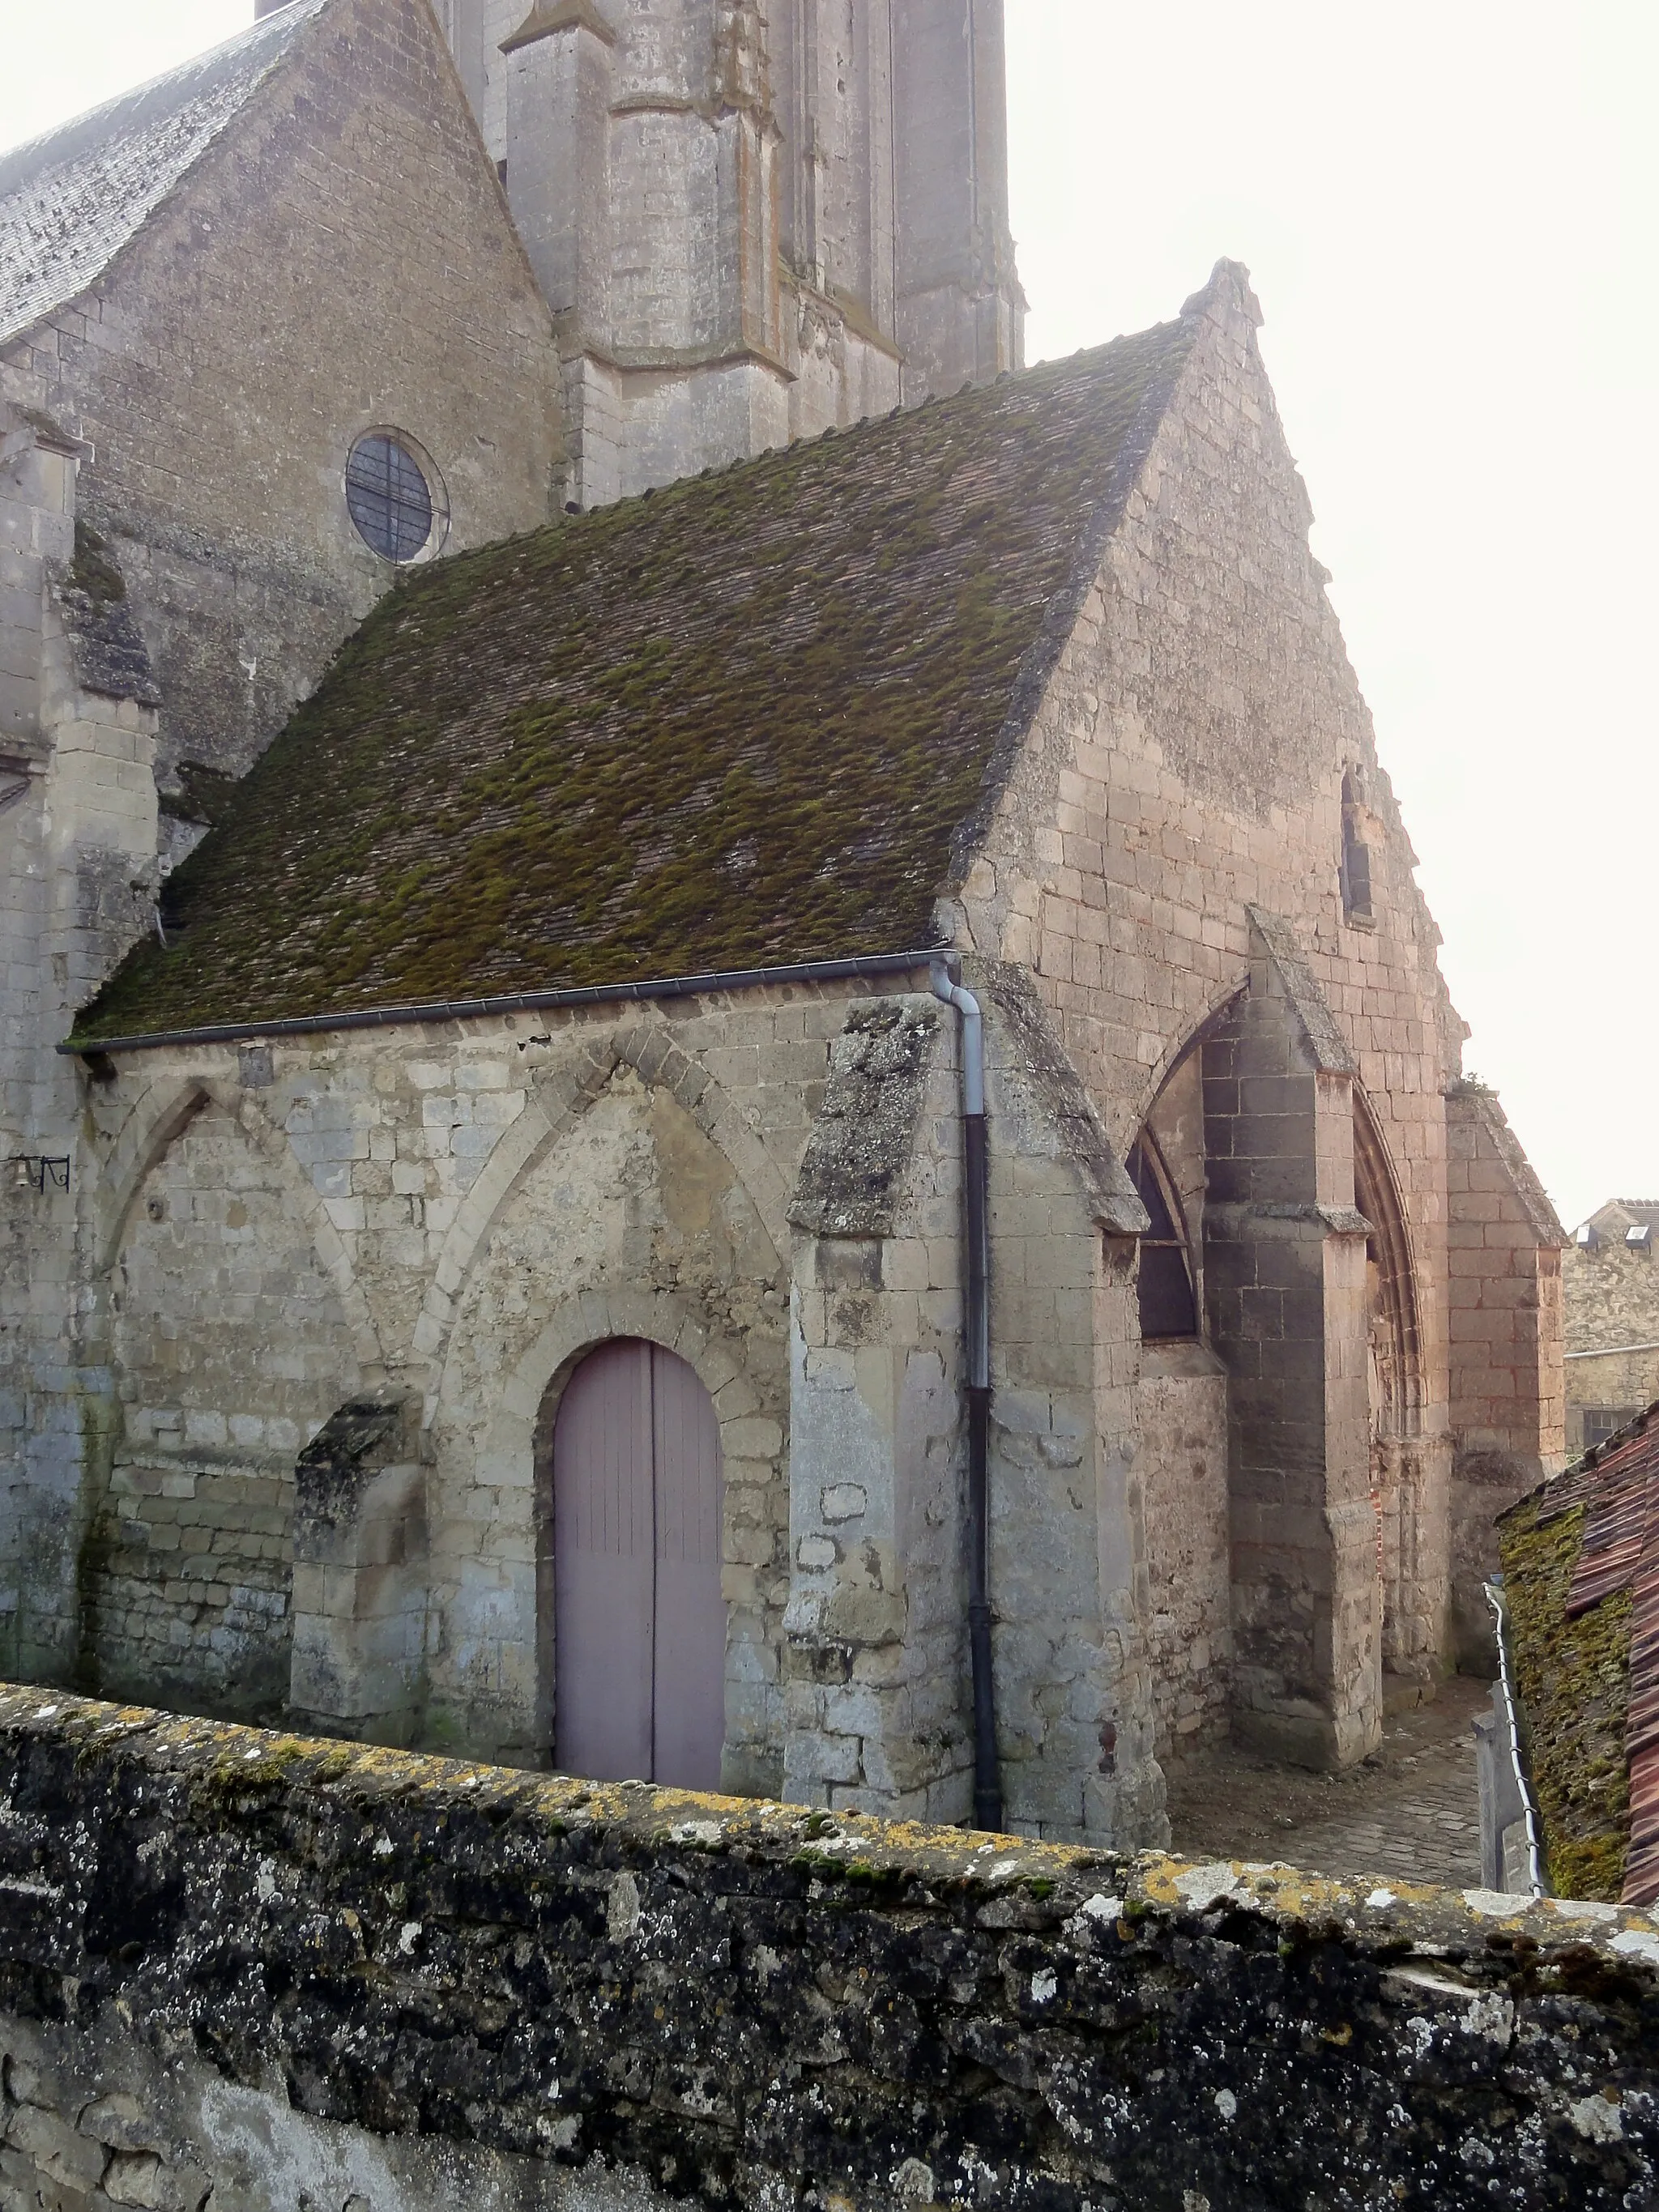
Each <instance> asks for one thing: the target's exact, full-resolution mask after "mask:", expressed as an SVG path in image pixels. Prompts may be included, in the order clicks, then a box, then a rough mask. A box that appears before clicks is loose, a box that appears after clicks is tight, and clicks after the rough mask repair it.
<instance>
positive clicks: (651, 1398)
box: [550, 1337, 726, 1790]
mask: <svg viewBox="0 0 1659 2212" xmlns="http://www.w3.org/2000/svg"><path fill="white" fill-rule="evenodd" d="M551 1456H552V1470H551V1473H552V1510H551V1513H550V1522H551V1535H552V1542H553V1563H552V1564H553V1572H552V1584H553V1639H552V1640H553V1668H554V1672H553V1682H554V1729H553V1763H554V1765H555V1766H556V1767H557V1768H558V1769H559V1770H560V1771H562V1772H563V1773H567V1774H580V1775H586V1776H588V1777H591V1778H592V1779H593V1780H595V1781H599V1782H623V1781H641V1782H661V1783H667V1784H672V1785H674V1786H677V1787H678V1788H681V1789H691V1790H715V1789H718V1788H719V1786H720V1750H721V1747H722V1744H723V1742H724V1740H725V1735H726V1702H725V1674H726V1603H725V1600H724V1598H723V1597H722V1595H721V1594H720V1519H721V1513H720V1507H721V1496H720V1491H721V1483H720V1430H719V1425H718V1424H717V1422H716V1419H715V1416H714V1406H713V1404H712V1402H711V1401H710V1399H709V1396H708V1392H707V1391H706V1390H705V1389H703V1387H702V1383H700V1382H699V1381H698V1380H697V1377H696V1375H695V1374H694V1373H693V1372H692V1370H691V1369H690V1367H689V1366H687V1364H686V1363H685V1362H684V1360H683V1359H681V1358H678V1357H677V1356H676V1355H675V1354H674V1353H673V1352H668V1351H665V1349H664V1348H663V1346H660V1345H657V1344H648V1343H646V1342H645V1341H643V1340H641V1339H639V1338H635V1337H622V1338H617V1339H614V1340H612V1341H611V1342H610V1343H608V1344H603V1345H601V1346H599V1349H598V1350H597V1351H596V1352H590V1353H589V1354H588V1356H587V1357H586V1359H584V1360H583V1361H582V1363H581V1364H580V1367H578V1368H577V1370H576V1371H575V1373H574V1375H573V1376H571V1378H570V1380H569V1382H568V1383H567V1384H566V1386H565V1389H564V1393H563V1395H562V1397H561V1399H560V1401H559V1407H558V1412H557V1413H556V1417H555V1419H554V1424H553V1437H552V1454H551Z"/></svg>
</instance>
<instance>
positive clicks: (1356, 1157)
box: [1353, 1091, 1422, 1437]
mask: <svg viewBox="0 0 1659 2212" xmlns="http://www.w3.org/2000/svg"><path fill="white" fill-rule="evenodd" d="M1353 1182H1354V1204H1355V1205H1356V1206H1358V1209H1359V1211H1360V1212H1361V1213H1363V1214H1364V1217H1365V1218H1366V1220H1367V1221H1368V1222H1369V1223H1370V1236H1369V1237H1367V1238H1366V1240H1365V1288H1366V1306H1367V1311H1368V1313H1369V1315H1370V1342H1371V1358H1372V1364H1373V1382H1372V1391H1373V1395H1374V1397H1375V1399H1376V1407H1375V1411H1376V1414H1377V1415H1378V1417H1379V1418H1380V1419H1381V1420H1382V1422H1383V1425H1385V1427H1386V1429H1387V1431H1388V1432H1389V1434H1390V1435H1393V1436H1395V1437H1405V1436H1411V1435H1414V1434H1415V1433H1416V1431H1417V1427H1418V1421H1419V1413H1420V1411H1421V1402H1422V1400H1421V1379H1420V1370H1419V1349H1420V1348H1419V1339H1418V1323H1417V1293H1416V1287H1415V1277H1414V1274H1413V1267H1412V1256H1411V1246H1410V1243H1409V1240H1408V1238H1407V1231H1406V1221H1405V1210H1404V1208H1403V1206H1402V1205H1401V1200H1400V1194H1399V1191H1398V1189H1397V1188H1396V1187H1395V1179H1394V1170H1393V1169H1392V1168H1391V1167H1390V1165H1389V1157H1388V1154H1387V1152H1385V1151H1384V1150H1383V1139H1382V1135H1381V1133H1380V1132H1379V1131H1378V1129H1377V1127H1376V1124H1375V1122H1374V1121H1372V1119H1371V1115H1370V1109H1369V1108H1368V1107H1367V1105H1366V1104H1365V1103H1364V1100H1363V1099H1362V1098H1361V1097H1359V1095H1358V1092H1357V1091H1356V1094H1355V1097H1354V1113H1353Z"/></svg>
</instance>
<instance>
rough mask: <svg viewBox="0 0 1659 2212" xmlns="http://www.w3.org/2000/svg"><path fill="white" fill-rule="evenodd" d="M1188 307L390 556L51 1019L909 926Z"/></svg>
mask: <svg viewBox="0 0 1659 2212" xmlns="http://www.w3.org/2000/svg"><path fill="white" fill-rule="evenodd" d="M1197 305H1198V303H1196V302H1195V303H1194V309H1195V308H1196V307H1197ZM1194 309H1189V310H1188V314H1187V315H1186V316H1185V317H1184V318H1183V319H1182V320H1181V321H1178V322H1176V323H1170V324H1165V325H1160V326H1159V327H1158V328H1157V329H1155V330H1152V331H1146V332H1143V333H1141V334H1139V336H1137V337H1129V338H1123V339H1120V340H1118V341H1117V342H1116V343H1114V344H1112V345H1109V346H1105V347H1102V348H1100V349H1097V351H1095V352H1092V353H1090V354H1084V355H1079V356H1076V357H1075V358H1073V360H1070V361H1066V362H1059V363H1054V364H1050V365H1048V366H1045V367H1043V368H1038V369H1034V370H1030V371H1027V372H1024V373H1023V374H1019V375H1017V376H1012V377H1005V378H1003V379H1001V380H999V381H998V382H997V383H996V384H995V385H994V386H987V387H985V388H982V389H981V390H977V391H974V392H965V393H963V394H961V395H959V396H957V398H953V399H949V400H944V401H934V402H932V403H930V404H927V406H925V407H922V408H920V409H916V410H911V411H908V412H906V413H903V414H901V415H898V416H891V417H889V418H887V419H885V420H884V421H881V422H872V423H866V424H862V425H860V427H859V428H857V429H855V430H852V431H848V432H843V433H842V434H841V435H837V436H834V437H828V438H824V439H819V440H814V441H809V442H803V443H801V444H799V445H796V446H793V447H788V448H787V449H786V450H785V451H783V452H781V453H775V454H772V455H769V456H766V457H764V458H763V459H760V460H757V461H754V462H750V463H746V464H744V465H741V466H738V467H734V468H732V469H729V470H727V471H724V472H723V473H721V474H719V475H715V476H709V477H700V478H693V479H690V480H687V481H685V482H683V483H678V484H675V485H672V486H671V487H669V488H667V489H664V490H661V491H658V492H657V493H655V494H654V495H647V496H645V497H643V498H640V499H635V500H629V501H624V502H623V503H622V504H620V505H618V506H616V507H607V508H604V509H600V510H599V511H597V512H595V513H590V514H587V515H584V516H580V517H579V518H576V519H574V520H568V521H564V522H561V523H558V524H556V525H554V526H550V527H549V528H547V529H544V530H541V531H538V532H534V533H532V534H531V535H529V536H526V537H523V538H514V539H510V540H507V541H506V542H505V543H502V544H495V545H490V546H487V547H485V548H483V549H482V550H478V551H475V552H470V553H464V554H460V555H458V556H455V557H453V558H452V559H450V560H447V561H445V562H439V563H436V564H434V565H433V566H431V567H429V568H423V569H419V570H416V571H414V572H412V573H411V574H410V575H409V576H408V577H407V578H406V579H405V580H404V581H403V582H402V583H401V584H400V586H398V589H397V590H396V591H395V592H392V594H391V595H390V596H389V597H388V598H387V599H386V600H384V601H383V602H382V603H381V605H380V607H379V608H378V609H377V610H376V611H375V612H374V614H373V615H371V616H370V617H369V618H368V621H367V622H366V623H364V624H363V626H362V629H360V630H359V631H358V632H357V633H356V635H354V636H353V637H352V638H351V639H350V640H349V641H348V643H347V644H346V646H345V647H344V648H343V651H342V652H341V653H340V654H339V656H338V658H337V660H336V661H335V663H334V665H333V666H332V667H331V670H330V671H329V672H328V674H327V676H326V677H325V680H324V681H323V683H322V684H321V685H320V686H319V689H318V690H317V692H316V693H315V694H314V695H313V697H312V698H311V699H310V700H309V701H308V702H307V703H306V704H305V705H304V706H302V707H301V708H300V709H299V710H298V712H297V713H296V714H295V716H294V718H293V720H291V721H290V722H289V726H288V727H287V728H286V729H285V730H284V731H283V732H282V734H281V735H280V736H279V737H278V738H276V741H275V743H274V744H272V745H271V746H270V750H268V751H267V752H266V753H265V754H264V757H263V758H262V759H261V760H260V761H259V762H258V764H257V765H256V766H255V768H254V769H253V770H252V773H251V774H250V775H248V776H247V778H246V780H245V781H244V783H243V784H242V785H241V787H240V789H239V791H238V793H237V794H236V797H235V799H234V804H233V805H231V806H230V807H229V808H228V810H227V811H226V813H225V815H224V817H223V818H222V823H221V825H220V826H219V827H218V828H216V829H215V830H214V831H213V832H212V833H211V834H210V836H208V837H207V838H206V839H204V842H203V843H202V844H201V846H200V847H199V848H197V851H196V852H195V853H194V854H192V855H191V858H190V859H189V860H187V861H186V862H185V865H184V866H182V867H181V868H180V869H179V871H178V872H177V873H176V874H175V875H174V876H173V878H171V880H170V883H169V885H168V890H167V921H168V936H169V939H170V944H169V947H168V949H167V950H163V949H162V948H161V946H160V945H156V944H153V943H151V944H146V945H143V946H142V947H141V948H139V949H138V950H137V951H135V952H134V953H133V954H132V955H131V957H130V958H129V959H128V960H127V961H126V962H125V964H124V965H123V966H122V968H121V969H119V970H118V972H117V974H116V975H114V977H113V978H112V980H111V981H110V982H109V983H108V985H107V986H106V987H105V989H104V990H103V991H102V992H101V993H100V995H99V996H98V997H97V999H95V1000H94V1002H93V1003H92V1005H91V1006H89V1007H88V1009H87V1010H86V1011H85V1012H84V1013H83V1015H82V1018H81V1019H80V1021H79V1022H78V1024H77V1025H76V1041H77V1042H79V1041H82V1040H84V1041H88V1042H90V1041H92V1040H94V1039H96V1038H100V1037H104V1038H107V1037H112V1036H123V1035H134V1034H141V1033H145V1032H151V1033H153V1032H155V1031H158V1030H178V1029H190V1028H195V1027H198V1026H201V1025H204V1024H209V1023H218V1022H237V1021H244V1020H246V1021H255V1020H269V1019H276V1018H284V1017H289V1016H296V1015H317V1014H327V1013H332V1012H347V1011H349V1010H351V1009H353V1008H357V1007H363V1006H379V1005H386V1004H392V1003H398V1004H401V1003H407V1002H412V1001H419V1000H443V999H449V998H455V997H472V996H477V995H479V994H488V993H501V992H511V991H518V990H544V989H558V988H563V987H580V986H586V985H592V984H597V983H617V982H627V981H635V980H640V979H642V978H644V977H647V976H651V975H685V974H693V973H703V972H708V971H711V970H716V969H736V968H746V967H751V966H758V965H763V964H769V963H776V962H782V961H793V960H805V959H818V958H834V957H845V956H849V955H858V954H872V953H878V952H884V951H908V950H909V949H911V948H912V947H914V946H917V945H926V944H927V943H929V942H931V941H932V939H933V906H934V902H935V900H936V898H937V897H938V896H939V893H940V892H941V890H945V889H946V888H947V887H948V884H949V878H950V874H951V839H952V835H953V832H955V831H957V829H958V828H959V826H960V825H961V824H962V823H963V822H964V821H965V820H966V818H967V817H969V816H970V815H971V814H972V813H973V811H974V810H975V805H976V802H977V801H978V800H979V799H980V797H981V781H982V779H983V778H984V777H985V776H986V775H987V769H989V767H990V765H991V763H992V761H993V757H994V754H995V753H996V752H997V749H998V741H999V739H1000V738H1004V737H1005V735H1006V732H1007V731H1008V730H1009V728H1010V727H1011V726H1012V727H1018V724H1019V722H1020V721H1021V720H1022V719H1023V718H1024V716H1026V715H1029V714H1030V710H1031V708H1032V705H1033V704H1034V702H1035V692H1036V684H1035V680H1034V679H1035V678H1036V677H1037V676H1040V675H1041V674H1042V673H1043V672H1044V659H1043V656H1044V653H1045V652H1051V651H1052V650H1053V649H1054V646H1055V644H1056V643H1057V641H1059V639H1060V637H1061V636H1062V635H1063V633H1064V630H1065V629H1066V628H1067V627H1069V621H1070V617H1071V614H1072V611H1073V608H1074V605H1075V602H1076V597H1077V593H1078V592H1079V588H1080V587H1081V584H1082V582H1083V581H1085V580H1086V575H1087V572H1088V570H1089V569H1090V568H1091V566H1092V556H1093V554H1094V553H1095V552H1096V551H1097V549H1098V544H1099V540H1100V536H1101V532H1103V529H1104V528H1105V527H1107V526H1109V524H1110V522H1111V521H1112V520H1115V509H1116V507H1117V506H1118V505H1119V504H1121V499H1122V497H1123V495H1124V494H1125V491H1126V489H1127V475H1128V473H1129V472H1130V470H1131V467H1132V464H1133V455H1134V454H1135V453H1137V452H1138V451H1139V446H1140V442H1141V440H1142V439H1144V437H1145V435H1146V433H1147V428H1148V425H1149V423H1150V422H1151V421H1152V420H1153V419H1155V417H1156V414H1157V412H1158V409H1159V407H1160V406H1161V404H1162V400H1163V398H1164V395H1166V394H1167V392H1168V390H1169V388H1170V384H1171V383H1172V380H1173V378H1174V376H1175V374H1176V372H1177V371H1178V369H1179V368H1180V366H1181V364H1182V362H1183V361H1184V360H1185V358H1186V356H1187V353H1188V349H1189V348H1190V345H1191V342H1192V337H1193V333H1194V329H1195V327H1196V320H1197V318H1196V313H1195V312H1194ZM1120 462H1122V463H1123V464H1124V466H1123V467H1122V468H1120V466H1119V464H1120ZM1022 678H1024V681H1022Z"/></svg>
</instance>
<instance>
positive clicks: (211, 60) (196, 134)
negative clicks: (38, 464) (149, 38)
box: [0, 0, 337, 343]
mask: <svg viewBox="0 0 1659 2212" xmlns="http://www.w3.org/2000/svg"><path fill="white" fill-rule="evenodd" d="M336 4H337V0H289V4H288V6H287V7H285V8H283V9H278V10H277V11H276V13H275V14H274V15H264V16H261V17H259V18H258V20H257V21H255V22H254V23H252V25H250V26H249V27H248V28H247V29H246V30H244V31H240V32H238V33H236V34H235V36H234V38H230V39H227V40H223V41H222V43H221V44H220V45H218V46H212V47H210V48H209V49H208V51H207V52H205V53H202V54H197V55H194V56H192V57H191V58H190V59H189V60H187V61H185V62H181V63H180V64H179V65H178V67H177V68H175V69H172V70H164V71H163V72H162V74H161V76H155V77H151V78H149V80H148V81H147V82H145V83H143V84H141V85H136V86H134V87H133V88H131V90H129V91H126V92H123V93H118V94H117V95H116V96H115V98H114V99H112V100H105V101H104V102H103V103H102V104H101V105H100V106H97V107H92V108H88V109H86V110H85V111H84V112H82V113H81V114H79V115H75V116H70V118H68V119H67V120H66V121H64V122H62V123H59V124H57V125H54V126H53V127H52V130H50V131H44V132H42V133H41V134H40V136H39V137H34V138H31V139H27V140H26V141H25V142H24V143H23V144H21V146H15V147H13V148H12V149H9V152H7V153H5V154H3V155H0V343H4V342H7V341H9V340H10V339H12V338H15V337H19V336H20V335H21V333H22V332H24V331H29V330H32V329H33V328H34V327H35V326H36V325H39V324H40V323H41V322H43V321H44V320H46V319H47V318H48V317H49V316H51V315H52V314H53V313H57V312H58V310H59V309H60V308H63V307H66V306H68V304H69V303H70V301H73V300H76V299H78V298H79V297H80V296H81V295H82V294H83V293H84V292H86V291H87V290H88V289H89V288H90V287H91V286H92V285H93V284H94V283H96V282H97V281H98V279H99V278H100V276H103V275H104V274H105V273H106V271H107V270H109V269H110V268H111V266H112V264H114V262H115V261H116V260H117V259H118V257H119V256H120V255H121V254H122V253H123V252H125V250H126V249H127V248H128V247H129V246H131V244H132V242H133V240H134V239H136V238H137V236H138V235H139V234H140V232H141V231H142V230H143V228H144V226H145V225H146V224H147V223H148V222H149V218H150V217H151V216H153V215H154V214H155V210H157V209H158V208H159V207H161V206H162V205H164V204H166V203H167V201H168V200H170V199H171V198H172V197H173V194H174V193H175V192H176V191H178V190H179V186H180V185H181V184H182V183H183V182H184V180H185V178H186V177H187V176H188V175H190V173H191V172H192V171H193V170H194V169H195V168H196V167H197V165H198V164H199V162H200V161H202V159H203V157H204V155H206V154H207V153H208V152H209V150H210V149H211V148H212V147H213V146H214V145H215V144H216V143H217V142H218V140H219V139H220V137H222V135H223V133H224V131H226V130H227V128H228V126H229V125H230V124H231V123H232V122H233V121H234V119H235V118H236V117H237V116H238V115H240V113H241V112H243V110H244V109H245V108H246V106H247V104H248V102H249V101H250V100H252V98H253V97H254V95H255V94H257V93H258V90H259V88H260V87H261V86H262V85H263V84H264V82H266V81H267V79H268V78H269V77H270V76H271V74H272V72H273V71H274V70H276V69H278V68H279V67H280V66H281V64H283V62H284V61H285V60H286V59H287V58H288V56H289V53H290V52H292V50H293V48H294V46H295V41H296V40H298V39H299V37H300V36H301V34H302V33H303V32H304V30H305V28H306V27H307V25H308V24H309V23H310V22H311V21H313V20H314V18H316V17H317V16H318V15H321V14H322V13H323V12H324V11H325V9H328V8H330V7H331V6H334V5H336Z"/></svg>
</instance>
